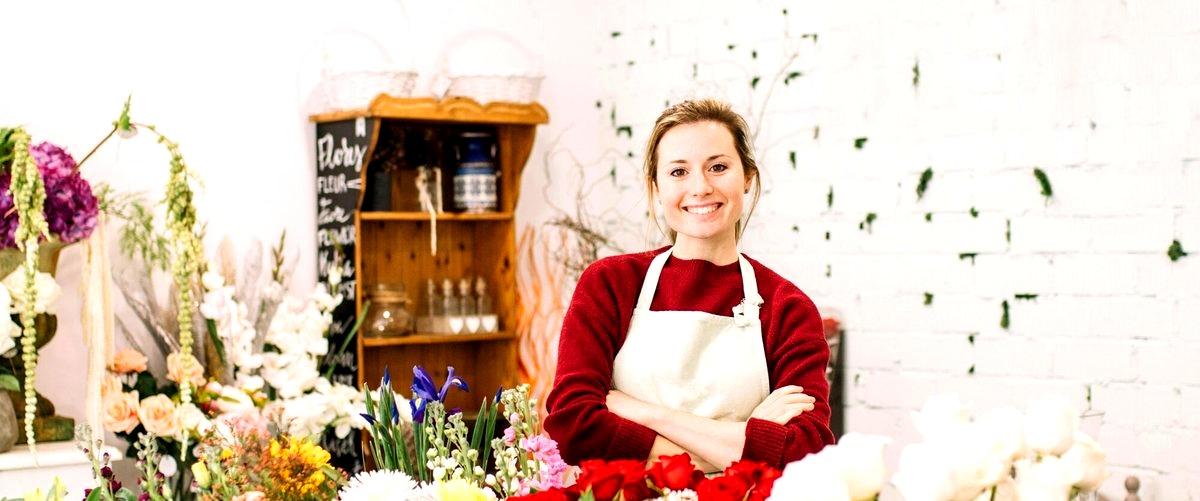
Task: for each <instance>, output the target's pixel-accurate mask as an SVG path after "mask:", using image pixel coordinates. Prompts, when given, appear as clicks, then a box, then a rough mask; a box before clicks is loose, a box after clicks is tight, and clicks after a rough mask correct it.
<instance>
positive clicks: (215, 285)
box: [200, 266, 225, 291]
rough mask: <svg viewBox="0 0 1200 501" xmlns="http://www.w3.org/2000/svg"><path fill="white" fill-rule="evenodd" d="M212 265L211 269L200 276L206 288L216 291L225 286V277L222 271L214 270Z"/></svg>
mask: <svg viewBox="0 0 1200 501" xmlns="http://www.w3.org/2000/svg"><path fill="white" fill-rule="evenodd" d="M212 268H213V267H212V266H210V267H209V270H208V271H206V272H204V275H202V276H201V277H200V282H201V283H203V284H204V288H205V289H206V290H210V291H215V290H218V289H220V288H221V287H224V286H225V278H223V277H221V274H220V273H217V272H216V271H213V269H212Z"/></svg>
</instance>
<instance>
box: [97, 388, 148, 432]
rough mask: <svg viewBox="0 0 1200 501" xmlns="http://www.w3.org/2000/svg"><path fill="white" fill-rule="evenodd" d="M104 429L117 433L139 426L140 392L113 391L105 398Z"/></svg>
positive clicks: (129, 430)
mask: <svg viewBox="0 0 1200 501" xmlns="http://www.w3.org/2000/svg"><path fill="white" fill-rule="evenodd" d="M103 406H104V429H106V430H108V431H112V432H116V433H129V432H131V431H133V429H134V428H137V425H138V423H139V422H140V421H138V392H136V391H135V392H131V393H122V392H116V393H112V394H110V395H108V396H106V397H104V400H103Z"/></svg>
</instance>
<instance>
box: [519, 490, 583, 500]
mask: <svg viewBox="0 0 1200 501" xmlns="http://www.w3.org/2000/svg"><path fill="white" fill-rule="evenodd" d="M508 499H509V501H518V500H519V501H575V500H577V499H579V496H577V495H571V494H568V493H567V492H566V491H564V490H562V489H550V490H548V491H540V492H533V493H529V494H526V495H524V496H512V497H510V498H508Z"/></svg>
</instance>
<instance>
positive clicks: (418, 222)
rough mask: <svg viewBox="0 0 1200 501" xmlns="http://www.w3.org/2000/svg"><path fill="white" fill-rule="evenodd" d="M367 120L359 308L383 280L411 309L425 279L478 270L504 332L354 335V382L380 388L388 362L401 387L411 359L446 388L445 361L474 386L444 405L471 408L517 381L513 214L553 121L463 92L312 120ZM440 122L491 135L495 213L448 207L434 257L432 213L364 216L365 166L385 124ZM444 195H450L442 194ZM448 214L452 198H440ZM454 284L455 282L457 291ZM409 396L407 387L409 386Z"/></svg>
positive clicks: (440, 217) (381, 100) (448, 128)
mask: <svg viewBox="0 0 1200 501" xmlns="http://www.w3.org/2000/svg"><path fill="white" fill-rule="evenodd" d="M360 117H366V118H371V119H377V120H379V121H380V123H379V124H378V126H376V127H375V131H376V132H375V134H374V137H372V138H371V142H370V146H369V147H368V148H367V150H366V154H365V157H364V159H363V162H362V165H363V166H364V168H363V169H362V172H361V176H362V177H361V182H362V191H361V193H360V195H359V201H358V205H357V208H358V209H357V210H355V212H354V226H355V234H356V242H355V246H354V254H355V255H354V266H355V276H356V277H357V281H356V287H355V311H356V312H359V313H361V311H362V306H363V302H364V300H365V299H366V297H365V295H364V294H365V292H366V291H368V290H370V288H371V286H373V285H375V284H378V283H400V284H403V285H404V288H405V290H406V291H407V293H408V296H409V298H410V299H412V301H413V307H412V310H413V313H414V315H418V314H420V307H421V305H422V304H424V297H425V295H426V282H427V280H429V279H434V280H435V282H437V286H438V289H439V290H440V288H441V280H442V279H443V278H450V279H452V280H453V281H455V283H456V284H457V281H458V280H459V279H460V278H469V279H473V278H474V277H475V276H481V277H483V279H484V280H485V281H486V282H487V285H488V291H489V292H490V293H491V295H492V298H493V302H494V305H495V310H496V313H498V314H499V320H500V323H499V330H500V332H498V333H477V334H429V333H418V334H415V335H411V336H404V337H396V338H369V337H363V336H358V341H357V350H358V382H359V384H360V385H361V384H362V383H363V382H369V384H371V385H375V384H378V381H379V380H380V378H381V377H382V375H383V369H384V367H385V366H386V367H390V369H391V373H392V374H393V375H394V376H393V377H394V379H395V380H396V382H394V383H393V388H405V387H407V385H408V381H409V378H410V377H411V376H410V375H409V374H410V370H411V367H412V366H414V365H422V366H424V367H425V368H426V369H427V370H428V371H429V373H430V374H431V375H432V376H433V377H434V379H435V383H437V384H440V383H441V382H442V381H443V380H444V378H445V376H446V367H447V366H453V367H454V368H455V373H456V374H457V375H460V376H462V377H463V378H464V379H466V380H467V382H468V384H469V385H470V387H471V389H472V392H471V393H470V394H464V393H462V392H457V391H452V392H450V397H448V399H447V406H448V407H461V408H463V409H464V410H474V409H476V408H477V406H478V405H479V401H480V399H481V398H483V397H481V396H480V395H490V394H491V393H492V392H494V391H495V389H496V388H497V387H499V386H504V387H512V386H513V385H515V384H516V383H517V382H518V380H517V351H516V350H517V345H516V336H515V330H516V319H517V316H518V315H519V313H520V311H521V305H520V304H519V299H518V296H517V293H516V287H517V283H516V258H517V256H516V227H515V220H514V218H513V212H514V211H515V209H516V205H517V199H518V196H519V189H520V179H521V171H522V169H523V168H524V166H525V163H526V161H527V160H528V159H529V154H530V152H531V150H532V148H533V140H534V136H535V133H536V128H537V126H538V125H539V124H544V123H546V122H547V121H548V119H549V117H548V115H547V114H546V110H545V109H544V108H542V107H541V106H540V105H538V104H536V103H535V104H511V103H491V104H488V105H480V104H479V103H476V102H475V101H472V100H470V99H464V98H451V99H446V100H440V101H439V100H436V99H431V98H418V99H410V98H393V97H389V96H382V95H381V96H379V97H377V98H376V99H375V100H374V101H372V103H371V105H370V106H369V107H368V108H367V109H366V110H359V111H350V112H338V113H330V114H324V115H315V116H313V117H311V119H312V120H313V121H314V122H326V121H340V120H349V119H356V118H360ZM410 126H411V127H413V128H422V127H424V128H428V127H434V128H437V129H438V130H439V131H440V132H442V133H443V135H444V136H446V137H449V136H453V135H454V134H456V133H457V132H458V131H460V130H480V129H482V130H487V131H490V132H493V133H494V134H495V138H496V145H497V158H496V161H497V164H498V170H499V173H500V177H499V178H498V179H497V191H498V210H497V211H496V212H488V213H482V214H467V213H453V212H445V213H440V214H437V215H436V219H437V255H436V256H435V255H431V253H430V224H431V222H430V219H431V216H430V214H429V213H424V212H364V211H362V210H361V209H362V207H363V200H364V198H365V194H366V193H369V187H368V182H369V180H370V175H369V172H370V171H371V168H372V166H373V165H374V164H375V162H376V161H378V160H379V159H377V158H374V155H375V153H376V145H377V144H378V143H379V141H380V140H381V138H380V136H381V135H386V134H388V130H389V127H402V128H403V127H410ZM441 167H442V178H443V179H442V181H443V185H445V184H446V183H452V180H453V176H454V166H453V165H442V166H441ZM444 193H445V191H444ZM443 206H444V208H445V209H446V210H450V209H452V206H453V201H452V200H450V199H446V200H444V202H443ZM456 289H457V287H456ZM405 393H406V392H405Z"/></svg>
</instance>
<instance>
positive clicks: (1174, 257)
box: [1167, 240, 1188, 261]
mask: <svg viewBox="0 0 1200 501" xmlns="http://www.w3.org/2000/svg"><path fill="white" fill-rule="evenodd" d="M1187 255H1188V253H1187V251H1185V250H1183V244H1181V243H1179V241H1178V240H1173V241H1171V246H1170V247H1167V257H1169V258H1171V261H1178V260H1179V258H1181V257H1185V256H1187Z"/></svg>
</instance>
